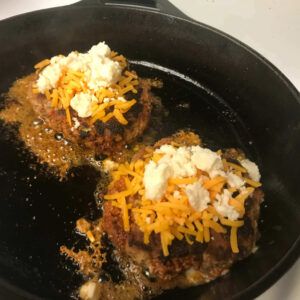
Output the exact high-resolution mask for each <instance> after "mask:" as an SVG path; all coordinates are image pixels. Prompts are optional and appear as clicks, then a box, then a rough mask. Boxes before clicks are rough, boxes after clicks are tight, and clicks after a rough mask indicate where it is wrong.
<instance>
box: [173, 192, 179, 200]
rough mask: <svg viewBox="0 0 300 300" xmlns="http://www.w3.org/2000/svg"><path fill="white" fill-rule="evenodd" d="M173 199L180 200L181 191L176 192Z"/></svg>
mask: <svg viewBox="0 0 300 300" xmlns="http://www.w3.org/2000/svg"><path fill="white" fill-rule="evenodd" d="M173 197H174V198H176V199H179V198H180V192H179V191H175V192H174V193H173Z"/></svg>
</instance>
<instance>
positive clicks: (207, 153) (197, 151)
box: [191, 146, 223, 173]
mask: <svg viewBox="0 0 300 300" xmlns="http://www.w3.org/2000/svg"><path fill="white" fill-rule="evenodd" d="M191 148H192V149H191V150H192V153H193V154H192V162H193V163H194V165H195V166H196V167H197V168H198V169H200V170H203V171H205V172H208V173H209V172H211V171H213V170H220V169H221V168H223V164H222V160H221V156H220V155H218V154H217V153H216V152H213V151H211V150H209V149H207V148H202V147H200V146H193V147H191Z"/></svg>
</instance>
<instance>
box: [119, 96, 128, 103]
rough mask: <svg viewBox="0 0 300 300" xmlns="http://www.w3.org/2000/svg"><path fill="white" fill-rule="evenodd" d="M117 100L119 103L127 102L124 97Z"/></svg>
mask: <svg viewBox="0 0 300 300" xmlns="http://www.w3.org/2000/svg"><path fill="white" fill-rule="evenodd" d="M118 100H119V101H121V102H127V100H126V99H125V98H124V97H118Z"/></svg>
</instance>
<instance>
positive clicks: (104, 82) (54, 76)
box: [37, 42, 122, 93]
mask: <svg viewBox="0 0 300 300" xmlns="http://www.w3.org/2000/svg"><path fill="white" fill-rule="evenodd" d="M110 53H111V50H110V48H109V47H108V46H107V45H106V44H105V43H104V42H100V43H99V44H97V45H95V46H93V47H92V48H91V49H90V50H89V51H88V52H87V53H79V52H77V51H73V52H71V53H70V54H69V55H68V56H63V55H58V56H54V57H52V58H51V60H50V64H49V65H48V66H47V67H45V68H44V69H43V70H42V71H41V73H40V74H39V78H38V80H37V88H38V90H39V92H41V93H44V92H45V91H46V90H49V89H53V88H55V87H57V83H58V80H59V78H60V77H61V75H62V72H63V70H64V69H65V68H68V69H70V70H73V71H77V72H82V73H83V74H84V79H85V81H86V83H87V85H88V87H89V89H91V90H97V89H99V88H101V87H108V86H110V85H112V84H113V83H116V82H117V81H118V79H119V78H120V76H121V73H122V67H121V65H120V64H119V63H118V62H116V61H113V60H112V59H111V58H110Z"/></svg>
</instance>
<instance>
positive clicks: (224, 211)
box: [213, 189, 239, 221]
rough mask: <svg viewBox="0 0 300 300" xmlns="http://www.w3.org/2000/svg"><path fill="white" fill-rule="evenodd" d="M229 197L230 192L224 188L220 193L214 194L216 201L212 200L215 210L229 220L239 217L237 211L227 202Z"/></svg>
mask: <svg viewBox="0 0 300 300" xmlns="http://www.w3.org/2000/svg"><path fill="white" fill-rule="evenodd" d="M230 198H231V193H230V192H229V191H228V190H227V189H224V191H223V193H222V194H218V195H217V196H216V201H214V203H213V206H214V207H215V208H216V210H217V212H218V213H219V214H221V215H222V216H224V217H227V218H228V219H229V220H232V221H235V220H236V219H238V217H239V213H238V211H237V210H236V209H235V208H234V207H233V206H231V205H230V204H229V203H228V202H229V199H230Z"/></svg>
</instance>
